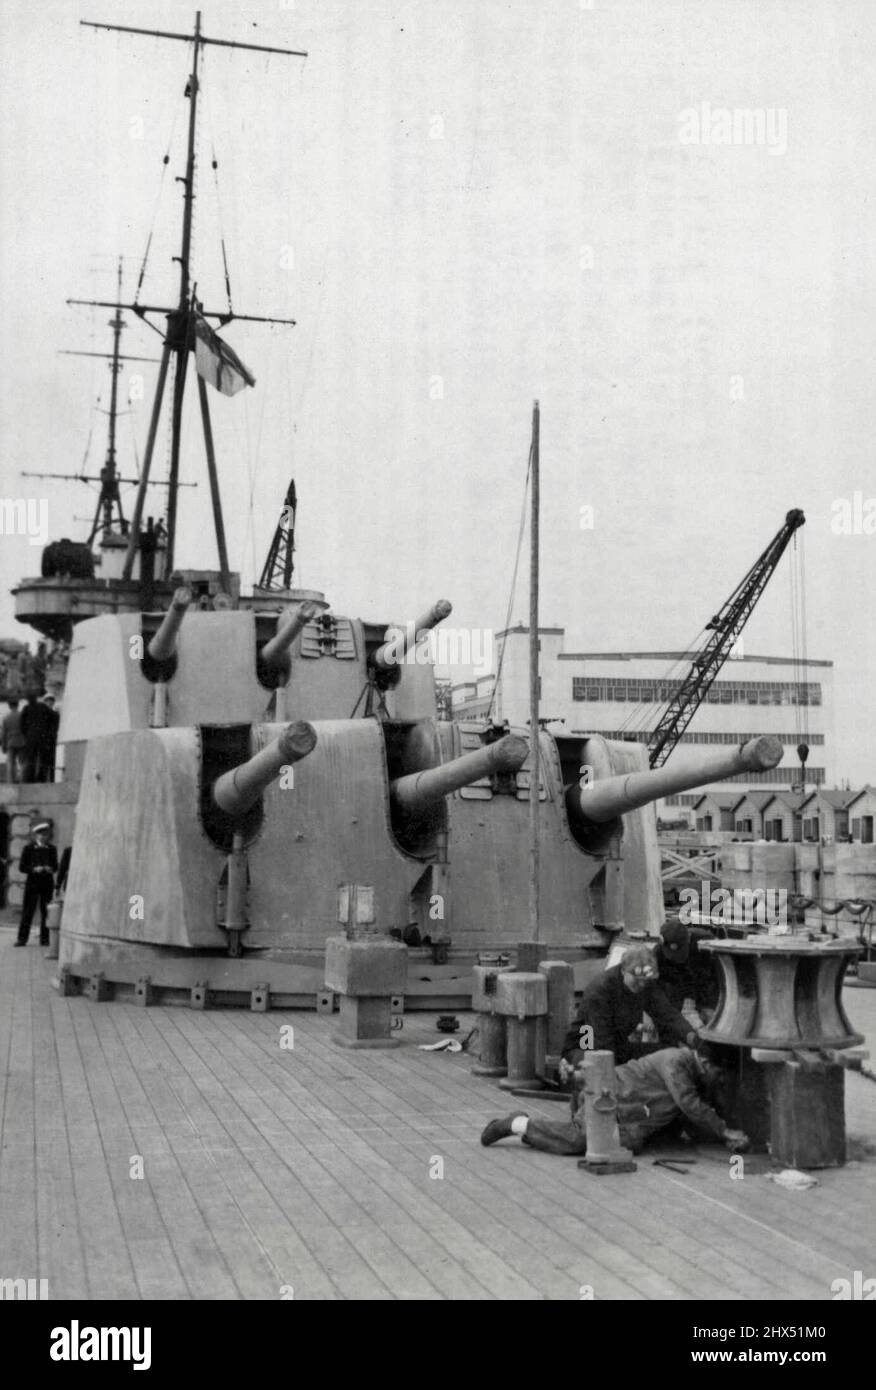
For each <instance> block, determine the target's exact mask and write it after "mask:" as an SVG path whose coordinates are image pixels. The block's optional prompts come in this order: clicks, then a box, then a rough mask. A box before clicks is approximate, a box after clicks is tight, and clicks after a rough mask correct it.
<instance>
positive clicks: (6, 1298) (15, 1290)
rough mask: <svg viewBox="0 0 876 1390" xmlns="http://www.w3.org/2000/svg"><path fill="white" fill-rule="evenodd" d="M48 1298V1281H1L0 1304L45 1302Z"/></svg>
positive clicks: (19, 1279)
mask: <svg viewBox="0 0 876 1390" xmlns="http://www.w3.org/2000/svg"><path fill="white" fill-rule="evenodd" d="M48 1296H49V1281H48V1279H21V1278H18V1279H0V1302H12V1301H13V1300H17V1299H21V1300H22V1302H31V1303H36V1302H38V1301H43V1302H45V1300H46V1299H47V1298H48Z"/></svg>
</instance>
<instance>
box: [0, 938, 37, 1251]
mask: <svg viewBox="0 0 876 1390" xmlns="http://www.w3.org/2000/svg"><path fill="white" fill-rule="evenodd" d="M11 942H12V938H11V937H10V938H9V942H8V945H7V946H6V954H5V960H4V965H5V966H6V967H7V968H6V969H4V970H3V971H2V973H0V991H2V995H0V998H2V1009H0V1012H2V1014H3V1015H4V1017H5V1019H6V1022H7V1026H8V1036H7V1047H6V1066H5V1072H6V1077H5V1081H6V1086H5V1092H4V1099H3V1132H2V1143H0V1255H2V1268H0V1276H2V1277H4V1278H22V1279H28V1278H30V1279H33V1278H37V1277H40V1274H39V1268H38V1264H37V1250H38V1245H39V1237H38V1228H37V1201H36V1176H37V1174H36V1141H35V1134H36V1128H35V1114H34V1055H33V1023H32V1007H31V1000H32V993H33V990H34V985H33V980H32V975H33V972H34V971H37V972H38V962H37V960H36V959H35V957H36V954H37V950H38V949H39V948H38V947H33V946H29V947H28V948H27V949H23V950H20V951H15V950H14V949H13V948H12V944H11ZM10 963H12V964H14V967H15V968H14V969H11V970H10V969H9V968H8V967H9V965H10ZM42 1277H46V1276H42Z"/></svg>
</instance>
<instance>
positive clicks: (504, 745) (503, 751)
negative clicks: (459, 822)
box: [390, 734, 529, 815]
mask: <svg viewBox="0 0 876 1390" xmlns="http://www.w3.org/2000/svg"><path fill="white" fill-rule="evenodd" d="M528 756H529V743H528V742H527V740H526V739H525V738H521V737H520V736H519V735H518V734H506V735H505V737H504V738H500V739H498V740H497V741H496V742H495V743H487V744H485V745H484V747H483V748H476V749H475V751H474V752H473V753H463V754H462V756H461V757H459V758H454V759H453V760H452V761H451V762H449V763H442V764H441V766H440V767H430V768H426V769H425V770H424V771H423V772H411V773H408V775H407V776H405V777H397V778H396V779H395V781H394V782H392V783H391V784H390V793H391V796H392V802H393V806H394V807H397V808H399V809H400V810H402V811H404V812H406V813H408V814H414V815H416V814H417V813H418V812H424V811H428V810H430V809H431V808H432V807H433V806H436V805H438V804H439V803H440V802H441V801H442V799H443V798H444V797H445V796H448V795H449V794H450V792H455V791H458V790H459V788H460V787H467V786H469V785H470V784H471V783H472V782H477V781H478V780H479V779H480V778H481V777H489V776H491V775H493V774H494V773H501V772H505V773H509V772H517V771H518V770H519V769H520V768H521V767H522V766H523V764H524V763H525V762H526V759H527V757H528Z"/></svg>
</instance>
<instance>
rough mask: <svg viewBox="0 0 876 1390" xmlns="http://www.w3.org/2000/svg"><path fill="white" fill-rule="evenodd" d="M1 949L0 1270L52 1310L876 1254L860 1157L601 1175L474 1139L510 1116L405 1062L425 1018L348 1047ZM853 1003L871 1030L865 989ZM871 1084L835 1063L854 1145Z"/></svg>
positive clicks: (763, 1293) (734, 1287)
mask: <svg viewBox="0 0 876 1390" xmlns="http://www.w3.org/2000/svg"><path fill="white" fill-rule="evenodd" d="M5 935H6V934H5V933H0V951H2V953H3V962H2V963H3V966H4V967H5V968H4V969H3V970H2V971H0V1060H2V1059H4V1058H5V1064H4V1065H3V1073H4V1074H3V1075H2V1077H0V1125H2V1145H0V1252H2V1260H0V1277H13V1276H19V1277H48V1278H49V1281H50V1296H51V1297H53V1298H58V1297H84V1296H90V1297H107V1298H124V1297H159V1298H171V1297H172V1298H183V1299H187V1298H196V1299H200V1298H206V1299H216V1298H229V1297H230V1298H234V1297H242V1298H259V1299H276V1298H279V1297H280V1296H281V1289H282V1288H283V1286H288V1285H291V1286H293V1287H294V1291H295V1293H294V1296H295V1298H296V1299H301V1298H304V1299H311V1298H317V1299H322V1298H328V1299H335V1298H354V1299H356V1298H359V1299H361V1298H368V1299H371V1298H390V1299H405V1298H408V1299H410V1298H424V1299H445V1298H463V1299H490V1298H513V1299H527V1300H529V1299H539V1298H550V1299H573V1300H574V1299H577V1298H578V1297H579V1288H580V1286H581V1285H584V1284H589V1285H592V1286H593V1289H594V1293H595V1297H596V1298H597V1299H600V1298H624V1299H637V1298H638V1299H641V1298H657V1299H690V1298H701V1297H705V1298H715V1299H718V1298H721V1299H740V1300H744V1299H747V1298H755V1297H765V1298H769V1299H787V1298H792V1299H819V1298H829V1297H830V1282H831V1280H832V1279H833V1278H836V1277H837V1276H840V1275H845V1276H847V1277H848V1275H849V1273H850V1271H854V1269H858V1268H860V1269H866V1268H867V1266H868V1264H869V1262H870V1260H871V1258H872V1253H871V1252H872V1248H873V1234H872V1232H873V1219H872V1217H871V1216H868V1215H867V1213H870V1212H872V1211H873V1210H874V1206H876V1202H874V1198H876V1163H874V1162H873V1161H872V1160H870V1161H869V1162H868V1161H863V1162H861V1163H860V1164H857V1165H852V1166H850V1167H847V1168H846V1169H844V1170H838V1171H828V1172H826V1173H823V1174H821V1173H820V1174H818V1175H817V1176H818V1178H819V1186H818V1187H816V1188H814V1189H811V1190H810V1191H809V1192H806V1193H794V1192H789V1191H785V1190H782V1189H781V1188H778V1187H776V1186H775V1184H773V1183H771V1182H768V1181H767V1178H766V1176H765V1174H763V1173H757V1172H753V1173H751V1174H749V1173H746V1176H745V1178H744V1179H743V1180H742V1181H732V1180H730V1178H729V1171H728V1166H727V1163H726V1159H725V1158H724V1156H723V1155H722V1154H721V1152H720V1150H716V1149H703V1150H700V1151H699V1153H698V1154H697V1155H696V1156H697V1157H698V1158H699V1162H698V1164H697V1167H696V1169H695V1170H694V1171H695V1173H696V1177H693V1176H691V1177H681V1176H678V1175H675V1174H672V1173H671V1172H667V1171H666V1170H663V1169H655V1168H653V1167H652V1166H651V1158H652V1155H649V1154H648V1153H647V1152H646V1153H645V1154H644V1155H642V1157H641V1159H640V1167H639V1171H638V1173H637V1174H636V1175H635V1176H634V1177H633V1176H619V1177H615V1178H592V1177H589V1176H587V1175H585V1174H583V1173H581V1172H580V1171H579V1170H578V1168H577V1165H576V1164H575V1163H574V1161H573V1160H571V1159H562V1158H555V1157H553V1156H551V1155H545V1154H538V1153H534V1152H533V1151H531V1150H526V1149H525V1148H522V1146H520V1145H519V1144H517V1143H515V1142H513V1141H511V1142H506V1143H505V1144H503V1145H501V1146H499V1147H497V1148H494V1149H491V1150H484V1149H483V1148H482V1147H481V1146H480V1144H479V1134H480V1129H481V1128H482V1126H483V1124H484V1123H485V1121H486V1120H487V1119H488V1118H489V1117H490V1116H491V1115H494V1114H502V1113H507V1111H508V1110H510V1109H512V1108H514V1107H515V1105H516V1102H515V1100H514V1099H513V1098H511V1097H509V1096H507V1095H506V1094H504V1093H502V1092H500V1091H499V1090H498V1089H497V1088H496V1087H495V1085H494V1084H493V1083H491V1082H489V1081H487V1080H485V1079H483V1078H475V1077H473V1076H471V1074H470V1071H469V1068H470V1060H469V1059H468V1058H467V1057H466V1056H465V1055H450V1054H442V1053H439V1054H432V1053H423V1052H419V1051H417V1049H416V1043H417V1042H419V1041H421V1040H426V1039H428V1040H432V1039H434V1038H435V1037H436V1034H435V1032H434V1020H433V1018H432V1017H431V1016H429V1015H408V1016H407V1017H406V1019H405V1027H404V1030H403V1034H402V1037H403V1041H404V1044H405V1045H404V1046H403V1047H402V1048H400V1049H397V1050H393V1051H388V1052H356V1051H348V1050H345V1049H341V1048H338V1047H336V1046H335V1044H334V1043H333V1042H332V1041H331V1034H332V1030H333V1028H334V1027H335V1023H334V1022H333V1020H331V1019H329V1018H324V1017H322V1016H317V1015H314V1014H310V1013H303V1012H302V1013H282V1014H280V1013H269V1014H251V1013H249V1012H244V1011H236V1010H235V1011H218V1010H217V1011H215V1012H209V1011H208V1012H206V1013H198V1012H191V1011H188V1010H180V1009H164V1010H158V1009H145V1010H144V1009H137V1008H135V1007H132V1006H129V1005H121V1004H119V1005H116V1004H101V1005H92V1004H91V1003H90V1002H88V1001H87V1000H84V999H70V1000H65V999H61V998H59V997H58V996H57V995H56V994H55V993H54V991H52V990H51V989H50V988H49V983H48V982H49V979H50V975H51V972H52V971H53V970H54V968H55V967H53V966H52V965H51V964H48V963H45V962H44V961H43V959H42V952H41V951H40V950H39V948H38V947H32V948H30V949H29V950H28V951H17V952H14V951H12V950H11V949H8V947H7V943H6V942H4V941H3V937H4V936H5ZM8 945H9V946H11V936H10V937H9V940H8ZM847 993H850V992H847ZM849 1012H850V1014H851V1016H852V1017H853V1018H854V1020H855V1022H856V1024H857V1026H859V1027H861V1028H862V1031H869V1032H870V1034H871V1036H872V1035H873V1034H874V1031H876V998H874V994H873V992H872V991H860V992H857V997H856V998H854V999H852V1000H851V1001H850V1007H849ZM856 1014H857V1015H858V1016H857V1017H855V1015H856ZM289 1024H291V1025H292V1026H293V1027H294V1029H295V1047H294V1049H293V1050H292V1051H291V1052H287V1051H285V1050H283V1049H281V1048H280V1045H279V1041H280V1028H281V1027H283V1026H287V1025H289ZM465 1031H466V1024H465V1021H463V1029H462V1033H461V1034H460V1036H464V1033H465ZM871 1096H872V1083H869V1082H866V1081H865V1080H863V1079H862V1078H861V1077H858V1076H855V1075H854V1074H851V1075H849V1077H848V1078H847V1098H848V1103H847V1113H848V1114H849V1117H850V1119H849V1131H850V1133H851V1134H855V1133H856V1127H858V1128H860V1129H861V1133H862V1135H863V1137H864V1138H865V1139H868V1140H869V1142H870V1143H871V1144H873V1141H874V1140H876V1125H874V1123H873V1117H874V1105H873V1101H872V1098H871ZM526 1108H528V1109H529V1111H530V1113H536V1112H538V1113H542V1114H545V1115H548V1116H559V1115H561V1114H562V1113H563V1107H562V1106H557V1105H553V1104H550V1103H546V1104H544V1105H540V1104H539V1103H538V1102H534V1103H533V1102H530V1103H528V1104H527V1106H526ZM853 1117H854V1118H853ZM874 1151H876V1146H874ZM133 1155H142V1156H143V1159H144V1163H145V1177H144V1179H143V1180H138V1179H132V1178H131V1177H130V1176H129V1171H130V1170H129V1164H130V1160H131V1157H132V1156H133ZM434 1157H440V1158H442V1159H443V1162H444V1177H443V1178H442V1179H433V1178H430V1176H429V1168H430V1160H431V1159H432V1158H434ZM862 1214H863V1218H864V1219H862ZM10 1262H11V1263H12V1264H13V1266H14V1267H12V1268H10Z"/></svg>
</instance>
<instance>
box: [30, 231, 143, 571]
mask: <svg viewBox="0 0 876 1390" xmlns="http://www.w3.org/2000/svg"><path fill="white" fill-rule="evenodd" d="M116 283H117V292H118V296H119V299H121V295H122V258H121V256H120V257H119V264H118V270H117V272H116ZM109 326H110V328H111V329H112V330H113V350H112V352H83V351H80V350H78V349H70V348H62V349H61V356H63V357H101V358H104V359H106V360H108V361H109V363H110V372H111V373H112V387H111V390H110V408H109V411H108V415H109V433H108V439H107V450H106V460H105V462H104V465H103V468H102V469H101V470H100V473H99V474H97V475H94V474H90V473H45V472H38V473H31V472H22V475H21V476H22V477H23V478H61V479H63V480H64V481H73V482H79V483H100V492H99V494H98V498H97V506H96V507H95V509H94V520H93V522H92V524H91V530H90V531H89V533H88V539H87V541H86V542H85V544H86V545H88V546H91V545H92V544H93V543H94V538H95V536H96V535H97V533H98V531H102V533H103V538H104V540H106V538H107V537H108V536H112V535H120V536H124V535H127V532H128V523H127V522H126V521H125V516H124V512H123V511H122V499H121V496H120V494H119V484H120V483H132V484H133V483H139V481H140V479H139V478H120V477H119V475H118V471H117V466H116V424H117V421H118V414H119V372H120V371H121V370H122V363H123V362H155V361H157V360H158V359H157V358H155V357H132V356H130V355H129V354H127V353H125V354H123V353H122V350H121V346H122V330H123V329H124V328H125V320H124V319H123V318H122V316H121V309H120V308H118V307H117V308H116V313H115V315H114V316H113V318H111V319H110V321H109ZM116 513H117V516H116V515H114V514H116ZM116 524H117V526H118V529H117V530H116V529H115V528H116Z"/></svg>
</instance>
